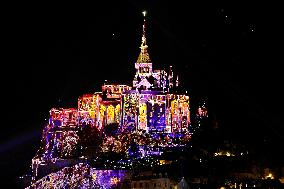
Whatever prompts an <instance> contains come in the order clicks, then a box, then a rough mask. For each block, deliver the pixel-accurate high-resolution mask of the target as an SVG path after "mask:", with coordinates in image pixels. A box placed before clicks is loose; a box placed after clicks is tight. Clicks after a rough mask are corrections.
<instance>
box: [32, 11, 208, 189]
mask: <svg viewBox="0 0 284 189" xmlns="http://www.w3.org/2000/svg"><path fill="white" fill-rule="evenodd" d="M140 49H141V51H140V54H139V56H138V59H137V61H136V62H135V64H134V65H133V68H135V70H136V72H135V75H134V78H133V81H132V86H129V85H117V84H111V83H104V84H103V85H102V91H101V92H94V93H89V94H83V95H81V96H79V98H78V106H77V107H76V108H52V109H51V110H50V111H49V113H50V116H49V119H48V122H47V123H46V125H45V126H44V128H43V133H42V140H41V145H40V148H39V150H38V151H37V153H36V154H35V156H34V157H33V159H32V166H31V169H32V181H31V185H30V187H27V189H32V188H52V187H54V186H56V187H55V188H65V187H67V186H68V187H69V186H74V187H73V188H88V187H89V188H96V187H97V186H104V187H103V188H111V187H113V186H116V185H117V184H118V183H120V182H122V181H123V179H124V177H125V174H126V172H128V173H129V174H130V175H131V174H132V171H129V170H133V167H135V166H136V167H137V166H143V169H145V168H147V169H149V170H151V169H152V168H153V167H156V166H161V165H163V164H166V163H171V162H172V160H171V158H170V159H169V160H167V156H165V157H163V154H169V153H176V152H179V151H182V149H184V148H186V147H187V144H188V141H189V140H190V138H191V135H192V132H194V131H195V130H194V129H193V128H192V124H191V121H190V99H189V96H188V95H187V92H181V91H182V88H181V86H180V82H179V78H178V76H177V75H175V74H174V73H173V70H172V67H171V66H170V67H169V68H168V69H167V70H163V69H160V70H155V69H153V64H152V61H151V59H150V56H149V53H148V46H147V40H146V22H145V12H144V24H143V33H142V41H141V46H140ZM204 116H205V117H206V116H207V110H206V108H205V107H202V108H199V113H198V114H197V117H198V120H202V118H203V117H204ZM199 125H200V124H199ZM58 170H59V171H58ZM54 171H57V172H54ZM78 171H79V173H80V174H78ZM128 173H127V174H128ZM70 175H71V176H70ZM66 178H67V179H66ZM159 182H160V181H159ZM163 182H164V181H163ZM87 186H88V187H87ZM68 187H67V188H68ZM168 187H169V185H168ZM71 188H72V187H71Z"/></svg>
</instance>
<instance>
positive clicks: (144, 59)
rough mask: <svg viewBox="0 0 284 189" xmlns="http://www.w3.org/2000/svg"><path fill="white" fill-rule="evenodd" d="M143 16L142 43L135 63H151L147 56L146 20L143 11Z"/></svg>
mask: <svg viewBox="0 0 284 189" xmlns="http://www.w3.org/2000/svg"><path fill="white" fill-rule="evenodd" d="M143 15H144V23H143V34H142V42H141V46H140V49H141V51H140V54H139V56H138V59H137V63H151V62H152V61H151V59H150V56H149V53H148V51H147V48H148V45H147V44H146V35H145V25H146V20H145V15H146V11H143Z"/></svg>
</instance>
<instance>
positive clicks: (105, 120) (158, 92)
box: [49, 18, 190, 133]
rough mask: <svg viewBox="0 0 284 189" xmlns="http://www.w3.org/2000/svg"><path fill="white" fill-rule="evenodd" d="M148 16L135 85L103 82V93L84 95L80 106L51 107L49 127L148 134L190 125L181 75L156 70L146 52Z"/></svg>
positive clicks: (182, 128) (183, 129)
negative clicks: (116, 129) (111, 128)
mask: <svg viewBox="0 0 284 189" xmlns="http://www.w3.org/2000/svg"><path fill="white" fill-rule="evenodd" d="M145 25H146V22H145V18H144V24H143V34H142V42H141V46H140V49H141V52H140V54H139V56H138V59H137V61H136V62H135V65H133V67H135V70H136V73H135V76H134V79H133V85H132V86H128V85H115V84H107V83H105V84H103V86H102V92H95V93H92V94H83V95H82V96H80V97H79V98H78V107H77V108H69V109H63V108H60V109H55V108H53V109H51V110H50V122H49V124H50V126H51V127H53V126H58V127H63V126H78V125H84V124H90V125H92V126H94V127H97V128H98V129H99V130H101V129H102V128H104V127H105V126H106V125H108V124H114V123H116V124H118V125H119V132H125V131H127V132H131V131H134V130H142V131H145V132H149V133H157V132H159V133H160V132H162V133H180V132H186V131H188V129H189V125H190V106H189V96H188V95H186V94H182V93H178V92H177V90H176V89H178V88H179V79H178V76H176V77H174V74H173V71H172V67H171V66H170V68H169V71H168V72H166V71H165V70H154V69H153V64H152V61H151V59H150V56H149V53H148V51H147V49H148V46H147V42H146V41H147V40H146V31H145Z"/></svg>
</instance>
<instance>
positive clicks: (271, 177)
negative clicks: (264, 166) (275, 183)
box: [265, 173, 274, 179]
mask: <svg viewBox="0 0 284 189" xmlns="http://www.w3.org/2000/svg"><path fill="white" fill-rule="evenodd" d="M265 178H266V179H274V176H273V175H272V173H269V174H268V175H267V176H266V177H265Z"/></svg>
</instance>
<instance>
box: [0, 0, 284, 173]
mask: <svg viewBox="0 0 284 189" xmlns="http://www.w3.org/2000/svg"><path fill="white" fill-rule="evenodd" d="M173 2H174V1H172V3H169V2H167V1H153V2H152V1H144V2H143V3H142V1H124V2H121V1H106V2H105V3H99V4H96V5H88V4H85V5H84V4H80V5H79V4H63V5H62V4H60V5H59V4H44V3H41V4H17V5H16V6H11V7H10V8H9V10H11V11H8V12H9V13H7V15H6V17H5V19H4V25H3V24H2V30H5V34H4V35H3V34H2V38H3V39H4V43H2V45H3V46H2V47H4V51H2V52H4V56H5V57H6V58H5V60H4V59H3V60H2V69H1V70H2V74H1V81H2V90H1V91H2V93H3V94H2V95H3V97H2V101H3V102H2V103H3V104H4V106H2V107H3V109H2V112H4V115H3V113H2V115H3V116H2V120H3V122H2V124H1V129H2V130H1V138H0V142H1V143H0V153H1V166H4V169H7V168H8V167H10V169H9V170H8V172H7V175H9V174H13V175H17V174H20V175H21V174H23V173H24V170H25V169H27V167H28V166H29V165H30V162H31V158H32V157H33V156H34V154H35V153H36V150H37V148H38V146H39V140H40V135H41V131H42V128H43V123H44V119H46V118H47V116H48V111H49V110H50V109H51V108H52V107H76V106H77V98H78V96H79V95H81V94H84V93H92V92H95V91H99V90H100V87H101V84H102V83H103V81H104V80H105V79H107V80H108V81H115V82H119V83H130V82H131V81H132V79H133V76H134V73H135V70H134V63H135V61H136V60H137V57H138V54H139V52H140V49H139V46H140V43H141V32H142V24H143V17H142V13H141V12H142V11H143V10H147V25H146V32H147V33H146V37H147V44H148V46H149V48H148V50H149V54H150V57H151V59H152V62H153V67H154V69H158V68H164V67H165V68H168V67H169V66H170V65H172V66H173V67H174V69H175V70H176V72H178V73H179V76H180V80H181V83H182V85H183V86H184V87H185V88H186V89H188V91H189V93H190V94H191V96H192V103H193V104H194V103H197V101H198V100H199V99H201V98H207V99H208V102H209V107H208V109H209V111H210V114H211V116H213V117H215V118H216V121H217V122H218V125H219V127H220V128H222V129H223V130H224V131H225V132H226V135H227V136H228V137H232V138H234V139H236V140H238V141H244V143H247V144H253V145H256V146H257V145H258V146H261V145H266V146H268V147H267V148H270V146H274V149H277V150H280V151H279V153H281V150H282V153H283V149H281V145H282V147H283V141H284V134H283V131H284V129H283V127H284V126H283V116H282V114H283V109H282V106H283V92H282V91H281V90H282V88H283V78H282V76H283V73H282V72H283V71H282V68H281V66H282V65H281V64H282V63H283V57H282V54H283V51H282V50H283V47H282V44H283V43H281V42H280V41H281V40H282V39H283V37H282V35H280V34H281V30H280V28H281V27H280V26H281V22H282V21H281V20H280V14H279V11H278V9H277V7H278V6H277V5H272V6H270V5H269V4H265V5H260V4H257V5H256V4H253V5H249V4H245V3H243V4H242V3H239V4H231V5H226V4H210V5H208V4H205V3H204V4H203V3H200V4H198V5H197V4H193V3H191V2H187V3H183V2H182V3H181V2H180V3H173ZM25 3H26V2H25ZM282 23H283V22H282ZM3 26H4V27H3ZM275 146H276V147H275ZM267 153H269V152H267Z"/></svg>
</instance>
